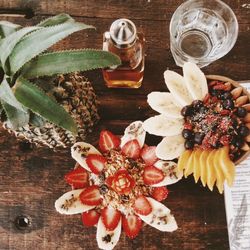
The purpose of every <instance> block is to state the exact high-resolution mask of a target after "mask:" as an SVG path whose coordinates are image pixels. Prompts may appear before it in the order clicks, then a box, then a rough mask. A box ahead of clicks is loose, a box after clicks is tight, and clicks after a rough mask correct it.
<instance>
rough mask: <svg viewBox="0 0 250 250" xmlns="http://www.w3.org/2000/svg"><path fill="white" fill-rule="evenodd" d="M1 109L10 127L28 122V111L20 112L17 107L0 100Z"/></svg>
mask: <svg viewBox="0 0 250 250" xmlns="http://www.w3.org/2000/svg"><path fill="white" fill-rule="evenodd" d="M1 103H2V106H3V109H4V111H5V114H6V116H7V123H8V126H9V127H10V128H12V129H18V128H20V127H23V126H24V125H26V124H28V122H29V113H28V112H22V111H20V110H19V109H16V108H15V107H13V106H11V105H9V104H8V103H7V102H4V101H2V100H1Z"/></svg>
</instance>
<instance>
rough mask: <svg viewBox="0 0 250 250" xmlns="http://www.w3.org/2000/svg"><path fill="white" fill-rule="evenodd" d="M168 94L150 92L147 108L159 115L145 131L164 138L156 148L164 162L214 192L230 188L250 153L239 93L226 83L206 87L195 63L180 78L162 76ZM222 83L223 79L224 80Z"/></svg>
mask: <svg viewBox="0 0 250 250" xmlns="http://www.w3.org/2000/svg"><path fill="white" fill-rule="evenodd" d="M164 78H165V82H166V85H167V87H168V89H169V91H170V92H151V93H150V94H149V95H148V103H149V105H150V106H151V108H152V109H154V110H155V111H157V112H159V113H160V115H156V116H154V117H150V118H149V119H147V120H146V121H145V122H144V123H143V128H144V129H145V130H146V131H147V132H148V133H150V134H154V135H157V136H162V137H164V138H163V140H162V141H161V142H160V143H159V144H158V145H157V147H156V155H157V157H158V158H160V159H163V160H172V159H174V158H179V160H178V169H179V170H180V171H184V176H185V177H187V176H189V175H190V174H193V176H194V179H195V181H196V182H198V180H199V179H200V180H201V182H202V184H203V186H206V185H207V186H208V188H209V189H210V190H211V191H212V190H213V187H214V185H216V186H217V188H218V190H219V192H220V193H222V192H223V188H224V186H223V184H224V182H225V180H226V181H227V184H228V185H229V186H232V184H233V182H234V176H235V164H234V162H236V161H237V160H238V159H239V158H240V157H241V156H242V155H243V154H245V152H246V151H249V142H250V135H249V128H250V113H248V112H250V104H249V96H248V94H246V92H245V91H243V88H242V87H240V86H238V85H236V83H235V84H234V85H233V84H232V83H230V82H228V81H224V80H209V79H208V81H207V79H206V77H205V75H204V74H203V72H202V71H201V70H200V69H199V68H198V67H197V66H196V65H195V64H193V63H186V64H184V66H183V76H181V75H179V74H177V73H175V72H173V71H170V70H167V71H165V72H164ZM222 79H226V78H223V77H222Z"/></svg>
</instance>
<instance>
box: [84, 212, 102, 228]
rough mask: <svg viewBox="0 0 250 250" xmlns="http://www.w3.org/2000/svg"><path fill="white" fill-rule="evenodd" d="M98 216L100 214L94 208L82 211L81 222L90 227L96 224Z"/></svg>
mask: <svg viewBox="0 0 250 250" xmlns="http://www.w3.org/2000/svg"><path fill="white" fill-rule="evenodd" d="M99 217H100V214H99V213H98V212H97V211H96V210H95V209H92V210H90V211H87V212H85V213H82V223H83V225H85V226H87V227H92V226H94V225H96V224H97V222H98V220H99Z"/></svg>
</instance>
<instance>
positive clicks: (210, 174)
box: [206, 149, 217, 191]
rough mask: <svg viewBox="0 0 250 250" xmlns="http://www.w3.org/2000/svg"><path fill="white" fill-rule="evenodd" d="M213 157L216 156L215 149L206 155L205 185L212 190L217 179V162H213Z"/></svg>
mask: <svg viewBox="0 0 250 250" xmlns="http://www.w3.org/2000/svg"><path fill="white" fill-rule="evenodd" d="M215 157H216V149H215V150H212V151H210V154H209V155H208V157H207V162H206V164H207V186H208V188H209V189H210V190H211V191H213V187H214V183H215V181H216V179H217V174H216V173H217V172H216V168H217V166H216V165H217V164H216V162H215Z"/></svg>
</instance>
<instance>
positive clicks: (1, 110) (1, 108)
mask: <svg viewBox="0 0 250 250" xmlns="http://www.w3.org/2000/svg"><path fill="white" fill-rule="evenodd" d="M2 112H3V106H2V103H1V102H0V116H1V114H2Z"/></svg>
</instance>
